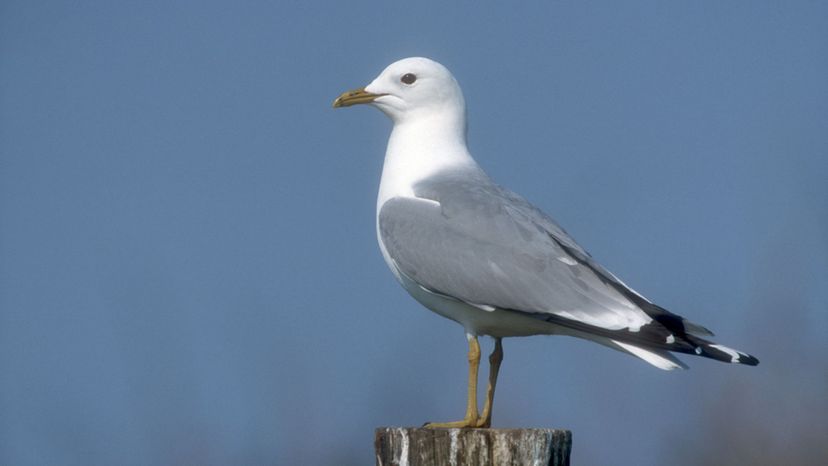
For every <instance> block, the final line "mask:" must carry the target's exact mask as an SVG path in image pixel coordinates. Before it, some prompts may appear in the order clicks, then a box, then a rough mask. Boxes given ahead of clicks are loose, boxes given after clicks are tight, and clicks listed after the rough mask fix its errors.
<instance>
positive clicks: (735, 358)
mask: <svg viewBox="0 0 828 466" xmlns="http://www.w3.org/2000/svg"><path fill="white" fill-rule="evenodd" d="M710 346H711V347H713V348H716V349H717V350H719V351H722V352H724V353H727V354H728V356H730V362H731V363H737V362H739V356H740V354H739V352H738V351H736V350H735V349H732V348H728V347H727V346H723V345H710Z"/></svg>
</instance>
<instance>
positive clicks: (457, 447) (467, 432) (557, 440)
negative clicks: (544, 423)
mask: <svg viewBox="0 0 828 466" xmlns="http://www.w3.org/2000/svg"><path fill="white" fill-rule="evenodd" d="M374 448H375V451H376V457H377V466H392V465H393V466H426V465H428V466H505V465H525V464H530V465H543V466H546V465H555V466H567V465H569V452H570V450H571V449H572V433H571V432H570V431H568V430H563V429H426V428H419V427H380V428H378V429H377V430H376V433H375V437H374Z"/></svg>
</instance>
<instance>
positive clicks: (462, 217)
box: [379, 174, 652, 330]
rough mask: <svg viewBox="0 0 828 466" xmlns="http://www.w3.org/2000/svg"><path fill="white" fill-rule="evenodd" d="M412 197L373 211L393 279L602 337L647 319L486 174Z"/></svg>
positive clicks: (435, 182)
mask: <svg viewBox="0 0 828 466" xmlns="http://www.w3.org/2000/svg"><path fill="white" fill-rule="evenodd" d="M415 194H416V195H417V196H418V198H400V197H398V198H393V199H390V200H389V201H387V202H386V203H385V204H384V205H383V206H382V208H381V210H380V213H379V231H380V238H381V240H382V242H383V244H384V246H385V248H386V250H387V252H388V254H389V256H390V257H391V258H392V259H393V260H394V263H395V265H396V266H397V267H398V269H399V270H400V272H402V273H404V274H405V275H406V276H408V277H409V278H411V279H412V280H414V281H415V282H417V283H418V284H419V285H420V286H423V287H424V288H426V289H429V290H431V291H434V292H437V293H440V294H444V295H448V296H451V297H454V298H456V299H459V300H462V301H465V302H468V303H471V304H475V305H478V306H481V305H482V306H484V307H485V306H492V307H497V308H503V309H510V310H516V311H521V312H526V313H532V314H554V315H556V316H559V317H562V318H566V319H571V320H575V321H578V322H582V323H584V324H588V325H591V326H596V327H600V328H604V329H608V330H620V329H624V328H629V329H630V330H637V329H638V328H640V327H641V326H642V325H646V324H647V323H649V322H651V321H652V317H650V316H649V315H648V314H647V313H646V312H644V311H643V310H642V309H641V308H640V307H639V305H637V304H636V303H635V302H634V300H633V299H631V296H632V297H637V299H640V300H642V301H644V302H646V300H644V299H643V298H641V297H640V295H637V294H634V292H633V291H632V290H630V289H629V288H627V287H626V286H625V285H623V284H622V283H621V282H620V281H618V280H617V279H616V278H615V277H614V276H612V275H611V274H609V272H606V271H605V270H604V269H603V268H600V266H598V265H597V264H595V263H594V261H592V259H591V258H590V257H589V254H587V253H586V251H585V250H584V249H583V248H581V247H580V246H579V245H578V244H577V243H576V242H575V241H574V240H573V239H572V238H571V237H570V236H569V235H567V234H566V232H565V231H564V230H563V229H561V228H560V227H559V226H558V225H557V224H556V223H555V222H554V221H552V219H551V218H549V217H548V216H546V215H545V214H543V213H542V212H540V211H539V210H538V209H536V208H535V207H533V206H532V205H531V204H529V203H528V202H527V201H525V200H524V199H523V198H521V197H519V196H517V195H516V194H514V193H511V192H509V191H506V190H504V189H502V188H500V187H498V186H497V185H494V184H493V183H491V181H489V180H488V178H485V175H475V176H469V175H468V174H465V175H463V176H444V177H437V178H434V179H430V180H429V181H427V182H426V183H421V184H419V185H418V186H416V187H415ZM625 290H626V291H625Z"/></svg>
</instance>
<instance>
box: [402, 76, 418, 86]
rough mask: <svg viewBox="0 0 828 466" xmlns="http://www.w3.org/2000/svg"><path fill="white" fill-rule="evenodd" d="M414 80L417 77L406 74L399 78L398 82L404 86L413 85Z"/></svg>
mask: <svg viewBox="0 0 828 466" xmlns="http://www.w3.org/2000/svg"><path fill="white" fill-rule="evenodd" d="M416 80H417V77H416V76H414V75H413V74H411V73H406V74H404V75H403V76H402V78H400V81H402V82H403V83H404V84H414V81H416Z"/></svg>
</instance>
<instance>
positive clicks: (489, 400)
mask: <svg viewBox="0 0 828 466" xmlns="http://www.w3.org/2000/svg"><path fill="white" fill-rule="evenodd" d="M494 340H495V347H494V349H493V350H492V354H490V355H489V386H488V388H486V403H485V404H484V405H483V413H482V414H481V415H480V419H478V420H477V427H491V425H492V405H493V404H494V394H495V386H497V373H498V372H499V371H500V363H501V362H502V361H503V345H502V344H501V343H500V340H501V339H500V338H495V339H494Z"/></svg>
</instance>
